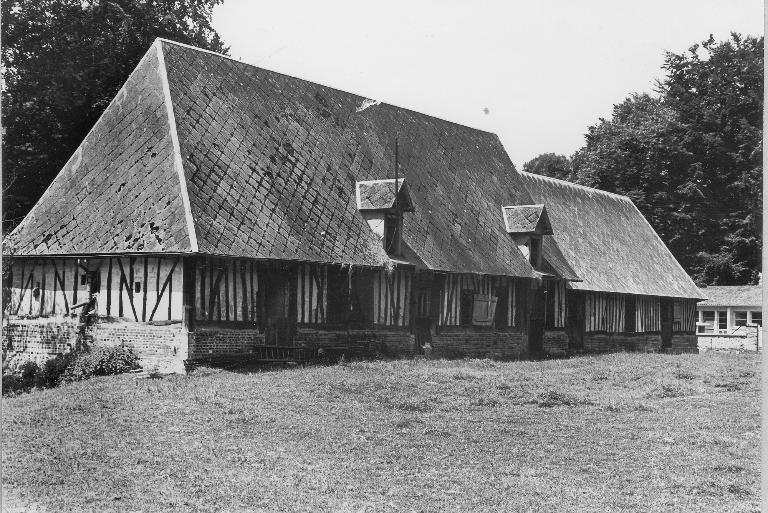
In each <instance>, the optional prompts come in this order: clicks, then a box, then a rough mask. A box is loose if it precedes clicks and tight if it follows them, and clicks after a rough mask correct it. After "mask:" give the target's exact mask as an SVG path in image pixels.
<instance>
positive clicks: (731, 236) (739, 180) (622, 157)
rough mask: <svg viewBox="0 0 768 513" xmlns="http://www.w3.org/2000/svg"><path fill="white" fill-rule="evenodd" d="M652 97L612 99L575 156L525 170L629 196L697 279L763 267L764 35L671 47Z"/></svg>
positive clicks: (717, 280)
mask: <svg viewBox="0 0 768 513" xmlns="http://www.w3.org/2000/svg"><path fill="white" fill-rule="evenodd" d="M663 71H664V77H663V78H662V79H660V80H658V81H657V82H656V87H655V91H654V92H653V94H648V93H636V94H632V95H630V96H629V97H628V98H627V99H626V100H624V101H623V102H622V103H620V104H618V105H614V107H613V112H612V115H611V117H610V119H603V118H600V119H599V120H598V122H597V123H596V124H594V125H592V126H590V127H589V128H588V129H587V133H586V135H585V139H586V140H585V144H584V146H583V147H582V148H581V149H579V150H578V151H576V152H575V153H574V154H573V155H572V156H570V157H567V156H565V155H556V154H554V153H545V154H543V155H539V156H538V157H536V158H534V159H532V160H530V161H529V162H526V163H525V164H524V166H523V170H524V171H528V172H531V173H537V174H542V175H547V176H551V177H553V178H559V179H562V180H568V181H571V182H575V183H579V184H582V185H587V186H590V187H596V188H599V189H603V190H606V191H610V192H615V193H618V194H623V195H626V196H629V198H631V199H632V201H633V202H634V203H635V204H636V205H637V207H638V208H639V209H640V211H641V212H642V213H643V214H644V215H645V217H646V218H647V219H648V221H649V222H650V223H651V225H652V226H653V227H654V228H655V229H656V231H657V232H658V234H659V235H660V236H661V238H662V240H663V241H664V242H665V243H666V244H667V246H668V247H669V249H670V250H671V251H672V253H673V254H674V255H675V257H677V259H678V260H679V261H680V263H681V264H682V266H683V267H684V268H685V269H686V270H687V271H688V273H690V274H691V276H692V277H693V278H694V280H695V281H696V282H697V283H698V284H699V285H744V284H755V283H757V282H758V280H759V275H760V272H761V259H760V255H761V244H762V240H761V230H762V158H763V157H762V151H763V147H762V137H763V117H762V116H763V38H762V37H759V38H756V37H742V36H741V35H739V34H736V33H733V34H731V37H730V39H729V40H727V41H721V42H716V41H715V40H714V38H713V37H712V36H710V37H709V39H707V40H706V41H703V42H702V43H700V44H695V45H693V46H691V47H690V48H689V49H688V51H687V52H684V53H680V54H676V53H672V52H667V53H666V55H665V58H664V64H663Z"/></svg>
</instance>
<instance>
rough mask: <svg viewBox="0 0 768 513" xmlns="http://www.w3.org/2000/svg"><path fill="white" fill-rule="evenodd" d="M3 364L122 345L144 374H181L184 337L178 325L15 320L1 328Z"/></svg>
mask: <svg viewBox="0 0 768 513" xmlns="http://www.w3.org/2000/svg"><path fill="white" fill-rule="evenodd" d="M2 334H3V360H4V361H8V362H11V361H14V362H18V363H21V362H24V361H27V360H34V361H36V362H37V363H38V364H42V363H44V362H45V361H46V360H48V359H50V358H53V357H55V356H56V355H59V354H63V353H67V352H69V351H71V350H73V349H75V348H77V347H78V345H79V344H82V345H83V346H88V345H105V346H114V345H124V346H126V347H130V348H131V349H133V350H134V351H135V352H136V354H138V355H139V357H140V358H141V365H142V367H143V368H144V369H147V370H158V371H160V372H183V371H184V360H186V359H187V357H188V354H187V333H186V331H185V330H184V329H183V328H182V326H181V323H175V324H168V325H151V324H144V323H138V322H123V321H108V320H103V319H100V320H98V321H97V322H95V323H93V324H89V325H87V326H82V325H81V324H80V323H79V322H78V320H77V319H74V318H64V319H62V318H36V319H14V320H11V321H7V322H6V324H5V325H4V326H3V330H2Z"/></svg>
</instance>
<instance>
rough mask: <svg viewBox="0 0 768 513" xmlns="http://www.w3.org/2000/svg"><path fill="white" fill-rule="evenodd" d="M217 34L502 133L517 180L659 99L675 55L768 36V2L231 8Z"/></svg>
mask: <svg viewBox="0 0 768 513" xmlns="http://www.w3.org/2000/svg"><path fill="white" fill-rule="evenodd" d="M213 26H214V28H215V29H216V30H217V31H218V33H219V34H220V35H221V36H222V38H223V39H224V41H225V43H226V44H228V45H229V46H230V55H232V57H235V58H237V59H240V60H242V61H243V62H247V63H250V64H253V65H256V66H259V67H262V68H266V69H270V70H273V71H279V72H281V73H285V74H288V75H292V76H296V77H300V78H304V79H306V80H310V81H312V82H316V83H320V84H323V85H326V86H330V87H334V88H337V89H342V90H344V91H349V92H352V93H356V94H359V95H361V96H366V97H368V98H371V99H375V100H379V101H383V102H386V103H390V104H394V105H399V106H401V107H406V108H409V109H413V110H416V111H419V112H423V113H425V114H430V115H433V116H437V117H440V118H443V119H447V120H450V121H454V122H456V123H461V124H463V125H467V126H471V127H475V128H479V129H482V130H486V131H489V132H495V133H496V134H498V135H499V137H500V138H501V141H502V143H503V144H504V147H505V148H506V150H507V153H508V154H509V156H510V158H511V159H512V161H513V162H514V164H515V165H516V166H517V167H518V169H521V168H522V165H523V163H524V162H527V161H528V160H530V159H532V158H533V157H535V156H537V155H539V154H541V153H547V152H554V153H559V154H564V155H569V156H570V155H571V154H573V152H575V151H576V150H578V149H579V148H580V147H581V146H582V145H583V144H584V134H585V133H586V131H587V127H589V126H590V125H593V124H595V123H596V122H597V121H598V120H599V118H601V117H606V118H607V117H610V115H611V110H612V107H613V105H614V104H616V103H620V102H621V101H622V100H624V99H625V98H626V97H627V96H628V95H630V94H631V93H633V92H649V93H651V92H653V90H654V80H655V79H657V78H661V77H663V70H662V69H661V65H662V64H663V60H664V52H665V51H672V52H675V53H681V52H685V51H686V50H687V49H688V48H689V47H690V46H691V45H692V44H694V43H696V42H699V41H703V40H705V39H707V38H708V37H709V34H713V35H714V37H715V39H717V40H724V39H727V38H728V37H729V34H730V32H731V31H736V32H740V33H742V34H745V35H746V34H749V35H755V36H758V35H762V34H763V5H762V1H761V0H718V1H713V0H665V1H660V0H645V1H639V0H634V1H623V0H579V1H573V0H570V1H568V0H537V1H533V0H527V1H525V2H523V1H500V0H499V1H491V0H487V1H483V0H479V1H468V0H463V1H457V0H440V1H438V0H410V1H401V0H390V1H386V2H384V1H380V2H379V1H377V2H373V1H370V2H366V1H361V0H357V1H351V0H324V1H322V2H320V1H310V0H304V1H298V0H280V1H275V0H270V1H262V0H224V3H223V4H222V5H219V6H217V7H215V8H214V11H213Z"/></svg>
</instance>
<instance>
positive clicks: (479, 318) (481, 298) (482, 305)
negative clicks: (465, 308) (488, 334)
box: [472, 294, 498, 326]
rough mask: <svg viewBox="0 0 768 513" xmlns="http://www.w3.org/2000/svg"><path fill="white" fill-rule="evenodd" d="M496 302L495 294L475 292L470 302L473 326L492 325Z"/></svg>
mask: <svg viewBox="0 0 768 513" xmlns="http://www.w3.org/2000/svg"><path fill="white" fill-rule="evenodd" d="M497 302H498V298H497V297H496V296H486V295H483V294H475V295H474V297H473V304H472V324H474V325H475V326H493V319H494V316H495V315H496V303H497Z"/></svg>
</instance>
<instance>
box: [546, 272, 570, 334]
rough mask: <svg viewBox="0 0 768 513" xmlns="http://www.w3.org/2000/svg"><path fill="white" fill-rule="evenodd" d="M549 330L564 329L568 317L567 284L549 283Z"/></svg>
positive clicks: (547, 323) (547, 320)
mask: <svg viewBox="0 0 768 513" xmlns="http://www.w3.org/2000/svg"><path fill="white" fill-rule="evenodd" d="M546 290H547V319H546V327H547V328H564V327H565V315H566V302H565V282H564V281H562V280H557V281H547V282H546Z"/></svg>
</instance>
